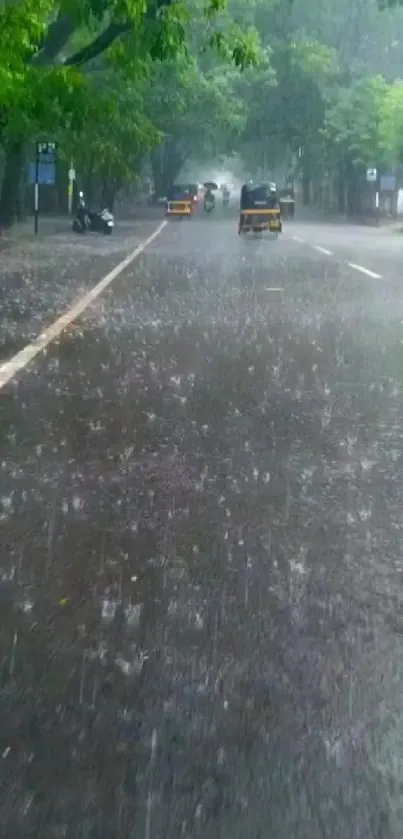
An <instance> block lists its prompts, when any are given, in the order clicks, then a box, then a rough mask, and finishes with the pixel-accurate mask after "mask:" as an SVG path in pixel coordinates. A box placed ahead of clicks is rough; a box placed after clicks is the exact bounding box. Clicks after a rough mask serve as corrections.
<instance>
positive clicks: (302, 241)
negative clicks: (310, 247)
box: [292, 236, 305, 245]
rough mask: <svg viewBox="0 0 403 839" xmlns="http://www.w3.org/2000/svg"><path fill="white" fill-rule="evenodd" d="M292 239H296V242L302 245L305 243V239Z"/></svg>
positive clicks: (295, 237)
mask: <svg viewBox="0 0 403 839" xmlns="http://www.w3.org/2000/svg"><path fill="white" fill-rule="evenodd" d="M292 238H293V239H294V242H300V244H301V245H302V244H303V243H304V242H305V239H300V237H299V236H293V237H292Z"/></svg>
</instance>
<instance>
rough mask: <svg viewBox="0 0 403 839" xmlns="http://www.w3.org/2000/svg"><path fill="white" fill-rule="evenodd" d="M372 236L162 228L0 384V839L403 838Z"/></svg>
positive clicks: (398, 381) (396, 502)
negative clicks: (30, 361) (26, 364)
mask: <svg viewBox="0 0 403 839" xmlns="http://www.w3.org/2000/svg"><path fill="white" fill-rule="evenodd" d="M348 235H349V234H348ZM354 235H357V236H358V234H357V233H355V234H354ZM366 235H367V231H365V232H363V233H362V236H363V237H365V236H366ZM387 235H389V234H385V235H384V234H382V233H380V234H379V238H378V240H377V241H378V242H386V244H383V245H382V244H379V245H378V248H377V249H376V248H374V247H373V246H372V244H371V245H369V244H368V249H367V250H366V251H365V248H364V246H363V244H362V242H363V241H364V239H363V238H362V237H361V238H360V239H359V245H357V244H355V245H354V244H353V243H352V242H351V239H348V240H347V239H346V236H344V238H342V241H341V242H340V241H339V240H338V239H337V237H338V236H341V234H339V233H338V232H337V231H336V229H335V228H333V229H331V228H330V227H328V226H325V225H324V226H323V228H322V229H319V228H318V229H316V228H314V227H313V226H312V225H302V224H298V223H296V224H295V225H290V227H289V228H287V229H286V232H285V234H284V237H283V238H282V239H279V240H278V241H277V242H276V241H268V240H266V239H261V240H259V239H248V238H246V239H244V238H239V237H238V236H237V235H236V229H235V228H234V224H233V223H231V222H229V221H224V220H221V221H220V222H219V223H217V225H214V223H213V222H212V221H210V220H205V219H203V220H200V221H196V220H195V221H194V222H191V223H189V224H187V223H185V222H184V223H183V224H176V225H175V224H174V225H169V226H168V227H167V228H166V229H165V230H164V231H163V232H162V234H161V235H160V236H159V238H158V239H157V240H156V241H155V242H154V243H153V244H152V245H151V246H150V248H149V249H148V250H147V251H146V252H145V253H144V254H143V255H142V256H141V257H140V258H139V260H137V261H136V262H135V263H133V265H132V266H131V267H130V268H129V269H127V270H126V271H125V273H124V274H123V275H122V276H121V277H120V278H118V279H116V280H115V282H114V284H113V286H111V288H110V290H109V291H108V292H106V293H105V295H104V296H102V297H101V298H99V300H98V301H97V303H96V304H95V305H94V306H93V307H92V309H91V310H90V311H89V312H88V314H87V316H85V317H83V318H82V319H81V320H80V321H79V322H78V323H77V324H75V325H74V326H73V327H71V328H70V330H69V332H68V334H67V335H65V337H64V339H63V340H62V341H61V342H60V343H58V344H57V345H56V346H53V347H51V348H50V349H49V350H48V352H47V354H46V356H44V357H42V358H41V359H39V360H37V362H36V363H35V364H34V365H33V366H32V368H30V369H29V370H28V371H25V373H24V374H23V375H20V376H19V379H18V382H17V383H14V384H11V385H9V386H7V388H6V389H5V390H3V391H2V392H1V394H0V397H1V424H0V433H1V436H2V447H1V451H2V457H1V464H0V466H1V472H0V486H1V529H2V545H3V548H2V555H1V575H2V583H1V587H0V596H1V633H0V645H1V657H0V661H1V671H0V672H1V675H0V690H1V704H0V712H1V717H0V719H1V721H2V725H1V729H0V731H1V734H0V737H1V743H0V755H2V759H1V760H0V779H1V783H2V788H3V793H4V795H3V803H2V819H1V831H2V833H0V835H4V836H8V837H10V836H13V837H20V836H21V837H22V836H24V837H31V836H32V837H33V836H39V835H40V836H41V837H67V839H70V837H80V838H81V837H83V839H84V837H91V839H98V837H99V838H100V839H115V837H116V839H117V837H119V839H120V837H124V839H126V837H136V839H137V836H139V837H143V836H145V837H146V839H149V837H158V839H159V837H161V839H163V838H164V839H168V837H169V839H171V837H172V839H176V837H178V835H182V836H185V837H189V839H190V837H192V839H193V838H194V837H203V839H204V837H207V836H208V837H212V839H216V837H217V839H218V837H220V839H227V837H228V839H230V837H231V839H232V837H235V839H244V837H246V836H248V837H251V839H266V837H277V838H278V839H291V837H292V839H328V837H329V839H330V837H331V839H333V838H334V839H336V837H337V839H340V837H343V839H364V837H365V839H372V837H374V838H375V837H377V839H381V837H382V839H388V837H395V836H396V837H397V836H400V833H401V830H400V825H401V820H402V816H403V806H402V792H401V790H402V781H403V777H402V769H401V766H402V755H403V743H402V742H401V741H402V735H401V730H402V716H403V714H402V709H401V706H402V701H401V696H402V687H403V667H402V665H403V644H402V633H403V597H402V594H403V592H402V579H403V577H402V574H403V558H402V551H401V531H402V528H403V505H402V500H403V469H402V466H403V460H402V436H403V431H402V421H401V417H402V411H403V391H402V370H403V366H402V365H403V358H402V339H403V334H402V320H403V297H402V294H401V289H400V282H401V280H400V276H399V272H398V270H397V268H396V267H394V266H396V265H398V263H399V253H398V251H397V250H396V252H394V255H393V256H391V255H390V248H389V247H388V245H387ZM382 236H383V238H382ZM368 242H370V239H369V238H368ZM315 247H321V248H324V249H325V251H331V253H330V254H329V253H326V252H322V251H319V250H317V249H315ZM338 248H339V249H340V250H338ZM382 249H383V250H382ZM383 252H384V254H385V255H384V258H383V259H382V257H381V256H380V253H383ZM348 262H351V263H353V264H354V265H362V266H363V267H366V268H368V270H369V271H372V273H374V274H377V275H380V277H381V279H375V278H374V277H371V276H370V275H368V274H364V273H362V272H360V271H359V270H358V269H356V268H351V267H350V266H349V265H348ZM381 268H382V270H380V269H381ZM401 668H402V669H401ZM11 712H12V715H11Z"/></svg>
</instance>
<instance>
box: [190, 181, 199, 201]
mask: <svg viewBox="0 0 403 839" xmlns="http://www.w3.org/2000/svg"><path fill="white" fill-rule="evenodd" d="M189 192H190V195H191V196H192V200H193V203H194V204H196V205H197V204H198V203H199V184H189Z"/></svg>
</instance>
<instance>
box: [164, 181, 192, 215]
mask: <svg viewBox="0 0 403 839" xmlns="http://www.w3.org/2000/svg"><path fill="white" fill-rule="evenodd" d="M194 209H195V205H194V201H193V197H192V195H191V192H190V189H189V186H188V185H187V186H184V185H182V184H174V185H173V186H172V187H171V189H169V190H168V194H167V198H166V202H165V215H166V216H167V218H185V217H186V218H191V217H192V216H193V213H194Z"/></svg>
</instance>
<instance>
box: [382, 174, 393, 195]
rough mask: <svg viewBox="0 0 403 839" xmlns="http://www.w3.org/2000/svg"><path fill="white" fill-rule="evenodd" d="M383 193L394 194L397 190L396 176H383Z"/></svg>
mask: <svg viewBox="0 0 403 839" xmlns="http://www.w3.org/2000/svg"><path fill="white" fill-rule="evenodd" d="M380 187H381V192H394V191H395V189H396V178H395V176H394V175H381V183H380Z"/></svg>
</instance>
